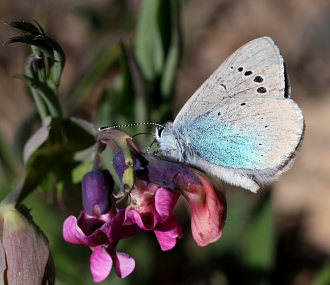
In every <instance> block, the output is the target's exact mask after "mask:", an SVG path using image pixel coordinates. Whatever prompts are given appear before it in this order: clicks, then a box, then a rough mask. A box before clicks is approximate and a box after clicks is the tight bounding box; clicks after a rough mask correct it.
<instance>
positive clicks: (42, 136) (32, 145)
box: [23, 117, 52, 162]
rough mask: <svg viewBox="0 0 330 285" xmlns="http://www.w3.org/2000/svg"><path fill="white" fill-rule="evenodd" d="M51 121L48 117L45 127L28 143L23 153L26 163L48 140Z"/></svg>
mask: <svg viewBox="0 0 330 285" xmlns="http://www.w3.org/2000/svg"><path fill="white" fill-rule="evenodd" d="M51 121H52V120H51V117H47V119H46V120H45V121H44V125H43V126H42V127H41V128H39V129H38V130H37V131H36V132H35V133H34V134H33V136H32V137H30V139H29V140H28V141H27V142H26V144H25V146H24V151H23V160H24V162H27V160H28V159H29V157H30V156H31V155H32V154H33V153H34V152H35V151H36V150H37V149H38V148H39V147H40V146H41V145H42V144H43V143H44V142H45V141H46V140H47V139H48V136H49V130H50V124H51Z"/></svg>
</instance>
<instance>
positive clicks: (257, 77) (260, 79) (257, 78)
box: [253, 75, 264, 83]
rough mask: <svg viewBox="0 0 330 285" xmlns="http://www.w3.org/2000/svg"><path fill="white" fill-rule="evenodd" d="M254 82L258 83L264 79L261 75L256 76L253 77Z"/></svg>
mask: <svg viewBox="0 0 330 285" xmlns="http://www.w3.org/2000/svg"><path fill="white" fill-rule="evenodd" d="M253 81H254V82H258V83H261V82H262V81H264V79H263V78H262V77H261V76H259V75H258V76H256V77H255V78H254V79H253Z"/></svg>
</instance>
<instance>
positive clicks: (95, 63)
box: [63, 45, 119, 114]
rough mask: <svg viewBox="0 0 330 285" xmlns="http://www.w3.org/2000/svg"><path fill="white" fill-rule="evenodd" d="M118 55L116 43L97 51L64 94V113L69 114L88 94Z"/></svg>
mask: <svg viewBox="0 0 330 285" xmlns="http://www.w3.org/2000/svg"><path fill="white" fill-rule="evenodd" d="M118 56H119V48H118V46H117V45H110V46H107V47H106V48H105V49H102V50H100V51H99V53H98V55H97V56H96V57H94V58H93V60H92V61H91V64H90V65H89V66H87V67H86V69H85V70H84V71H83V73H82V74H81V75H80V76H79V78H78V79H77V80H76V82H74V83H73V84H72V86H73V87H72V89H71V90H69V92H68V94H67V95H66V96H65V98H64V101H63V109H64V112H65V113H66V114H70V113H71V112H72V111H73V110H74V109H75V108H76V107H77V106H78V105H79V104H80V103H81V102H83V100H85V99H86V97H87V96H88V95H90V93H91V92H92V90H93V88H94V87H95V85H96V84H97V82H98V81H99V80H101V78H102V77H103V76H104V75H105V74H106V72H108V70H109V69H110V67H111V66H112V65H114V64H115V63H116V62H117V60H118Z"/></svg>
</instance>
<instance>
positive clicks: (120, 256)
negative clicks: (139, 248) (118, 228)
mask: <svg viewBox="0 0 330 285" xmlns="http://www.w3.org/2000/svg"><path fill="white" fill-rule="evenodd" d="M115 269H116V273H117V275H118V276H119V277H120V278H125V277H127V276H128V275H130V274H131V273H132V272H133V270H134V269H135V260H134V258H133V257H131V256H130V255H128V254H126V253H123V252H117V253H116V261H115Z"/></svg>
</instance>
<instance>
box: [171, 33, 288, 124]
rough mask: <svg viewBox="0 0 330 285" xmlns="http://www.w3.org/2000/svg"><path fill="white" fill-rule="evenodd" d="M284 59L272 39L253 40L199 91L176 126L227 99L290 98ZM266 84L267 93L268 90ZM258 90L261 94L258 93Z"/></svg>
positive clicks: (226, 62)
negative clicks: (237, 97) (245, 97)
mask: <svg viewBox="0 0 330 285" xmlns="http://www.w3.org/2000/svg"><path fill="white" fill-rule="evenodd" d="M283 66H284V63H283V58H282V56H281V55H280V51H279V49H278V47H277V46H276V45H275V44H274V41H273V40H272V39H271V38H269V37H263V38H258V39H255V40H252V41H250V42H248V43H246V44H245V45H243V46H242V47H240V48H239V49H238V50H236V51H235V52H234V53H233V54H232V55H231V56H229V57H228V58H227V59H226V60H225V61H224V62H223V63H222V64H221V65H220V66H219V67H218V68H217V69H216V70H215V71H214V72H213V74H212V75H211V76H210V77H209V78H208V79H207V80H206V81H205V82H204V83H203V84H202V85H201V86H200V87H199V88H198V90H197V91H196V92H195V93H194V94H193V95H192V96H191V97H190V98H189V100H188V101H187V102H186V103H185V105H184V106H183V108H182V109H181V110H180V112H179V113H178V115H177V116H176V118H175V120H174V125H179V124H180V122H186V121H191V120H193V119H195V118H197V117H198V116H200V115H202V114H204V113H205V110H211V109H214V107H215V106H216V105H220V104H221V105H223V103H222V100H223V99H224V98H226V97H233V96H237V95H243V94H247V95H249V96H251V97H253V96H259V95H266V96H272V97H280V98H283V97H284V96H287V97H290V95H289V94H285V93H286V92H287V93H289V90H286V85H287V84H286V83H287V80H286V77H285V72H284V67H283ZM265 84H266V85H267V87H268V90H267V89H266V92H264V91H265V90H264V89H263V88H262V87H264V88H265ZM258 88H261V89H259V92H260V93H259V92H258V91H257V90H258ZM263 92H264V93H263Z"/></svg>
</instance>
